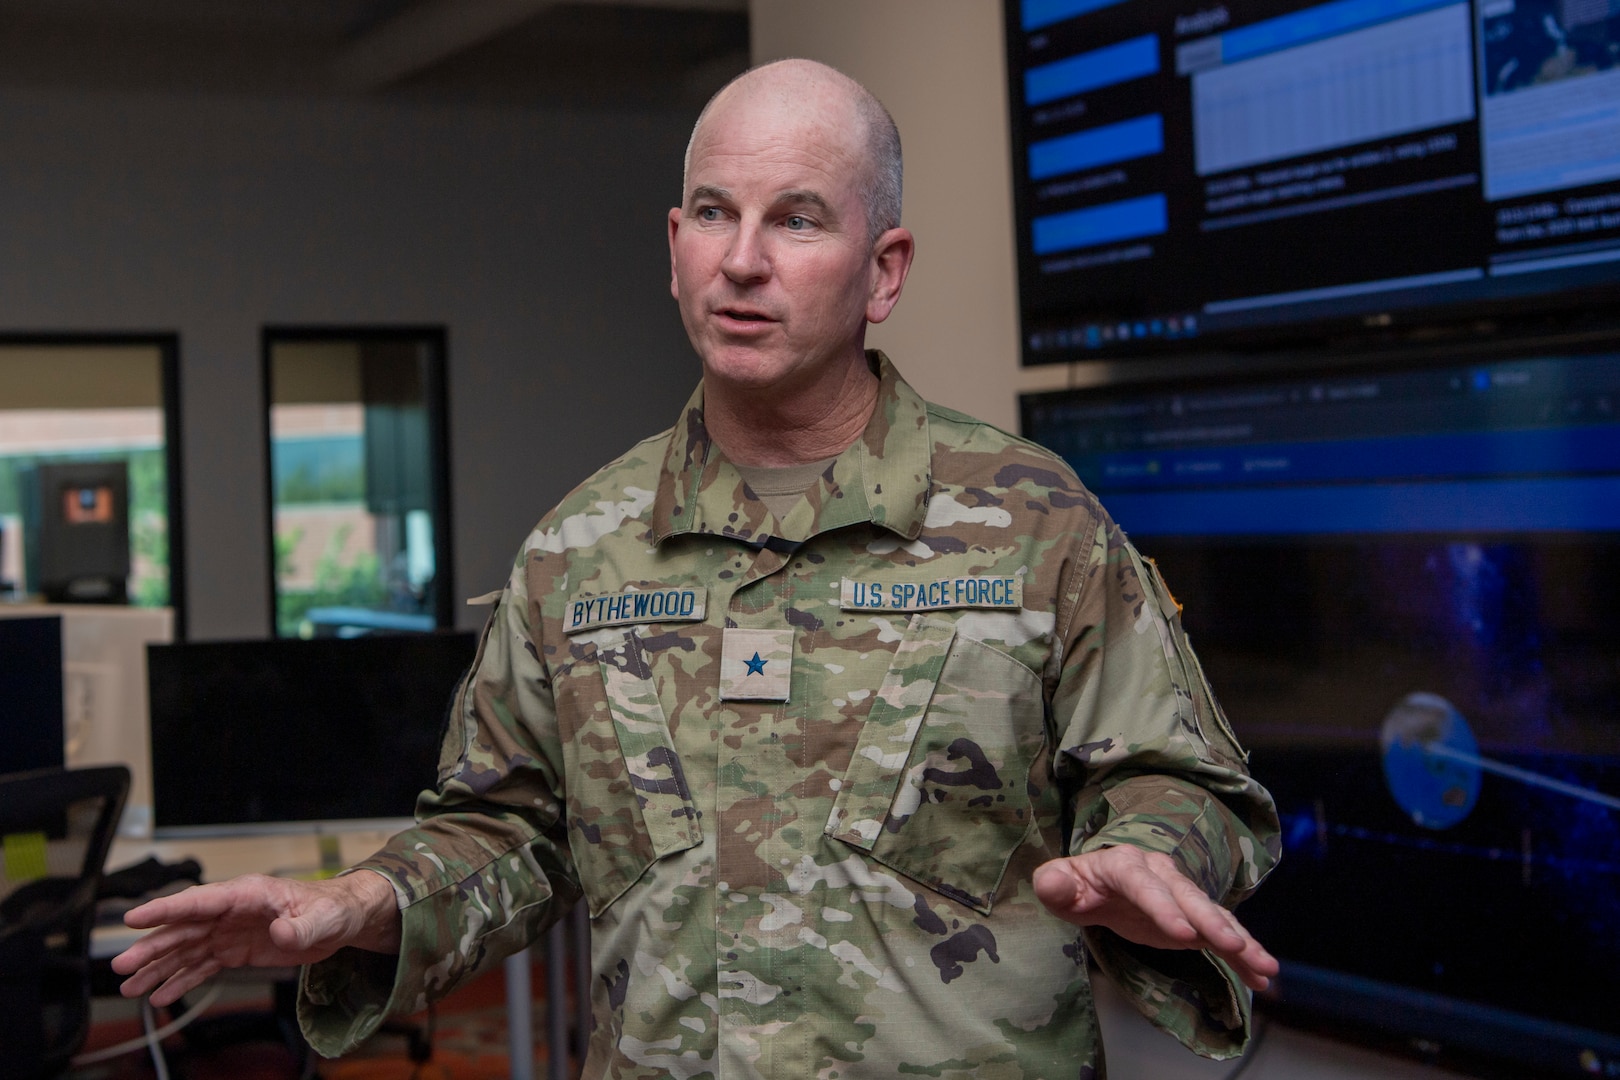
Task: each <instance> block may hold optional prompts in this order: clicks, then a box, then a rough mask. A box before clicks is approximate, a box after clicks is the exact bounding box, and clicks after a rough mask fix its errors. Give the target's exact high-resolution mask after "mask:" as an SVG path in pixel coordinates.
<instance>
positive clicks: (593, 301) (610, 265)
mask: <svg viewBox="0 0 1620 1080" xmlns="http://www.w3.org/2000/svg"><path fill="white" fill-rule="evenodd" d="M693 119H694V117H693V116H690V115H686V114H684V113H683V114H679V115H677V114H627V113H611V112H596V113H579V112H573V113H566V114H564V113H544V112H535V111H525V110H516V109H511V110H504V109H487V108H483V109H480V108H451V107H421V106H416V107H406V106H386V105H380V104H379V105H371V104H362V103H357V102H345V101H336V100H309V101H301V100H288V99H275V100H260V99H252V98H239V99H228V98H200V97H179V96H159V95H117V96H100V95H89V94H68V93H55V92H21V91H16V92H4V93H0V330H5V331H11V332H18V331H24V332H35V331H72V332H104V331H123V330H142V331H173V332H176V333H178V334H179V336H180V365H181V376H180V379H181V410H182V412H181V417H182V423H183V425H184V429H183V436H182V451H183V459H184V481H185V487H184V492H185V503H186V505H185V515H186V522H185V525H186V559H187V571H188V572H187V592H188V596H187V600H188V611H187V615H188V623H189V626H188V629H189V633H190V636H191V637H193V638H196V639H209V638H232V637H258V636H263V635H265V634H267V633H268V631H269V625H270V614H269V598H268V595H267V593H268V585H267V577H268V569H267V566H268V558H269V554H268V552H269V539H268V533H269V526H268V509H267V507H266V505H265V501H266V496H265V490H264V448H263V440H264V414H263V401H262V391H261V386H260V356H259V335H260V330H261V328H262V327H263V326H264V325H266V324H273V325H332V324H341V325H388V324H402V323H410V324H442V325H444V326H446V327H447V328H448V331H449V343H450V357H449V393H450V412H451V415H450V436H451V484H452V498H453V524H454V545H455V552H454V557H455V560H454V568H455V578H454V588H455V590H456V593H457V594H458V600H457V604H456V607H457V612H458V613H457V618H458V621H459V623H460V624H461V625H463V626H468V627H473V626H477V625H478V624H479V623H480V622H481V620H482V617H483V614H484V612H483V609H468V608H466V607H465V606H464V605H462V604H461V603H460V600H459V597H463V596H471V595H475V594H478V593H482V592H485V591H487V590H489V589H493V588H497V587H499V586H500V584H501V583H502V582H503V581H504V580H505V577H506V573H507V570H508V568H509V566H510V564H511V560H512V557H513V555H514V554H515V553H516V551H517V546H518V544H519V543H520V541H521V540H522V538H523V536H524V535H525V533H526V532H527V530H528V529H529V527H530V526H531V525H532V524H533V523H534V521H535V519H536V518H538V517H539V515H540V514H541V513H542V512H543V511H544V510H545V509H546V508H548V507H549V506H550V505H551V504H552V503H553V502H555V501H556V500H557V499H558V498H559V497H560V496H561V495H562V494H564V493H565V492H566V491H567V490H568V489H569V488H570V487H572V486H573V485H574V484H575V483H577V482H578V481H579V480H581V479H583V478H584V476H585V475H586V474H587V473H589V472H590V471H591V470H592V469H593V468H595V467H596V466H598V465H600V464H601V463H603V462H604V461H606V460H608V459H609V458H611V457H612V456H614V455H616V454H618V453H619V452H620V451H622V450H624V449H625V448H627V447H628V446H629V445H630V444H631V443H632V442H634V441H635V440H636V439H638V438H640V437H642V436H643V435H646V434H648V433H650V432H653V431H656V430H659V429H661V428H664V427H666V426H668V425H669V424H670V423H671V422H672V421H673V420H674V418H675V413H676V410H677V409H678V408H679V406H680V404H681V402H682V401H684V400H685V396H686V395H687V393H689V392H690V390H691V388H692V386H693V385H694V384H695V382H696V380H697V377H698V365H697V361H696V358H695V357H694V356H693V355H692V353H691V350H690V348H689V346H688V345H687V343H686V339H685V335H684V334H683V332H682V330H681V326H680V319H679V316H678V314H677V312H676V310H675V305H674V301H673V300H671V299H670V296H669V288H668V283H669V263H668V253H667V247H666V244H665V239H664V214H665V211H666V210H667V209H668V207H670V206H671V205H673V204H674V203H675V202H676V201H677V200H678V198H679V189H680V163H681V153H682V150H683V148H684V146H685V140H686V136H687V133H688V131H689V128H690V125H691V123H692V120H693ZM3 394H4V388H3V387H0V397H3Z"/></svg>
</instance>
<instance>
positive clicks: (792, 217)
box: [785, 214, 810, 230]
mask: <svg viewBox="0 0 1620 1080" xmlns="http://www.w3.org/2000/svg"><path fill="white" fill-rule="evenodd" d="M785 224H786V225H787V227H788V228H790V229H795V230H797V229H808V228H809V227H810V222H809V221H808V220H806V219H805V218H802V217H800V216H799V215H798V214H789V215H788V217H787V221H786V222H785Z"/></svg>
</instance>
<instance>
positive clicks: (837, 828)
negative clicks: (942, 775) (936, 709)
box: [826, 615, 956, 851]
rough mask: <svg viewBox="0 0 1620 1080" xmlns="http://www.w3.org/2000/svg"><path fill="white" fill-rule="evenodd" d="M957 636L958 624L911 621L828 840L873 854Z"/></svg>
mask: <svg viewBox="0 0 1620 1080" xmlns="http://www.w3.org/2000/svg"><path fill="white" fill-rule="evenodd" d="M955 636H956V624H955V623H954V622H951V621H949V620H947V619H941V618H938V617H934V616H928V615H913V616H912V617H911V622H910V623H908V624H907V626H906V633H905V637H904V639H902V640H901V642H900V645H899V647H897V648H896V649H895V653H894V659H893V660H891V661H890V663H889V670H888V673H887V674H885V675H884V676H883V684H882V686H880V687H879V689H878V692H877V697H876V698H875V699H874V700H873V702H872V709H871V711H870V712H869V713H868V714H867V717H866V726H865V727H863V728H862V729H861V737H860V740H859V741H858V742H857V743H856V745H855V754H854V757H853V758H852V759H851V761H850V765H849V771H848V772H846V773H845V774H844V778H843V781H842V786H841V787H840V788H839V790H838V795H837V797H836V798H835V799H834V800H833V808H832V814H831V815H830V816H829V817H828V818H827V828H826V833H827V835H828V836H831V837H833V838H835V839H838V840H842V841H843V842H844V843H846V844H849V845H851V846H853V847H858V848H860V849H862V850H864V851H871V850H872V845H873V844H875V843H876V842H877V838H878V834H879V833H880V832H881V831H882V830H883V822H884V819H885V818H887V817H888V815H889V807H890V806H891V805H892V804H893V802H894V795H895V792H896V791H897V790H899V787H900V781H901V778H902V776H903V775H904V773H905V766H906V759H907V758H909V757H910V756H911V745H912V743H913V742H915V741H916V739H917V731H918V729H919V728H921V726H922V718H923V713H924V712H926V711H927V709H928V702H929V699H931V698H932V697H933V696H934V687H935V686H936V685H937V684H938V683H939V675H940V672H941V671H943V670H944V669H945V657H946V655H947V654H948V653H949V652H950V648H951V640H952V639H953V638H954V637H955Z"/></svg>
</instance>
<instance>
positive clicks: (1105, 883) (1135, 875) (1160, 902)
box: [1033, 845, 1278, 990]
mask: <svg viewBox="0 0 1620 1080" xmlns="http://www.w3.org/2000/svg"><path fill="white" fill-rule="evenodd" d="M1033 884H1034V887H1035V895H1036V897H1037V898H1038V899H1039V900H1040V901H1041V903H1042V904H1044V905H1046V907H1047V908H1048V910H1050V911H1051V912H1052V913H1053V914H1054V915H1057V916H1058V917H1059V918H1061V919H1064V920H1066V921H1068V922H1072V923H1075V924H1076V925H1079V926H1103V927H1107V928H1108V929H1110V930H1112V931H1114V932H1115V933H1117V934H1119V935H1120V936H1121V937H1123V938H1125V939H1126V940H1128V941H1134V942H1136V943H1137V944H1140V945H1147V946H1150V947H1153V948H1161V949H1207V950H1209V951H1210V952H1211V953H1213V954H1215V955H1216V956H1219V957H1220V958H1221V959H1222V960H1224V961H1225V962H1226V963H1228V964H1230V965H1231V967H1232V969H1233V971H1234V972H1236V973H1237V975H1238V977H1239V978H1240V979H1242V980H1243V982H1244V984H1245V985H1247V986H1248V987H1250V988H1251V989H1254V990H1264V989H1265V988H1266V987H1267V985H1269V983H1270V979H1271V977H1272V976H1274V975H1276V974H1277V969H1278V965H1277V960H1276V958H1275V957H1273V956H1272V955H1271V954H1270V953H1269V952H1267V951H1266V950H1265V949H1264V948H1263V947H1262V946H1261V945H1260V943H1259V942H1258V941H1256V940H1255V939H1254V937H1253V935H1251V934H1250V933H1249V932H1248V930H1247V929H1245V928H1244V926H1243V924H1242V923H1240V922H1239V921H1238V919H1237V917H1236V916H1235V915H1233V914H1232V913H1231V912H1230V911H1228V910H1227V909H1226V908H1224V907H1222V906H1221V905H1220V904H1217V903H1216V902H1215V901H1213V900H1211V899H1210V898H1209V897H1208V896H1207V895H1205V893H1204V891H1203V890H1202V889H1201V888H1199V887H1198V885H1197V884H1195V883H1194V882H1193V881H1192V880H1191V879H1190V878H1188V877H1187V876H1186V875H1185V874H1183V873H1182V872H1181V870H1180V869H1179V868H1178V867H1177V866H1176V864H1175V862H1174V861H1173V860H1172V859H1171V858H1170V857H1169V856H1167V855H1164V854H1161V853H1157V852H1147V851H1143V850H1142V849H1140V848H1135V847H1131V846H1129V845H1118V846H1115V847H1111V848H1103V849H1100V850H1098V851H1093V852H1088V853H1086V854H1083V855H1077V856H1072V857H1069V858H1063V859H1054V860H1052V861H1051V862H1048V863H1044V864H1042V865H1041V866H1039V867H1037V868H1036V871H1035V875H1034V880H1033Z"/></svg>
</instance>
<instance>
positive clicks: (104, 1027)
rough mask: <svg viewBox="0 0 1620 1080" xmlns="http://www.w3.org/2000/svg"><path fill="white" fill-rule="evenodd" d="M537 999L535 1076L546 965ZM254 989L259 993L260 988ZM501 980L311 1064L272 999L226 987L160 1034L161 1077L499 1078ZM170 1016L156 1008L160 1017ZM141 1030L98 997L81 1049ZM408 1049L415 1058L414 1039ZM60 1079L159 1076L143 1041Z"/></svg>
mask: <svg viewBox="0 0 1620 1080" xmlns="http://www.w3.org/2000/svg"><path fill="white" fill-rule="evenodd" d="M531 975H532V978H531V981H532V983H533V985H534V987H535V992H536V996H535V1001H534V1010H533V1018H532V1021H531V1030H532V1031H533V1032H534V1033H535V1034H536V1038H535V1064H534V1075H535V1076H536V1077H541V1078H543V1077H545V1076H546V1075H547V1067H548V1059H547V1048H546V1045H545V1037H544V1033H545V1031H546V1016H545V1002H544V1001H543V1000H541V998H540V996H539V989H540V987H543V986H544V985H545V982H544V978H545V973H544V971H543V970H542V969H541V968H540V967H539V966H538V965H536V967H535V969H534V970H533V972H532V973H531ZM259 995H262V996H259ZM505 995H506V987H505V980H504V977H503V974H502V972H501V971H500V970H499V969H498V968H497V969H496V970H494V971H490V972H487V973H485V974H483V975H481V976H479V977H478V978H477V979H475V980H473V981H472V982H471V983H469V984H468V985H466V986H464V987H462V988H460V989H459V990H457V991H456V992H455V993H454V994H452V995H450V997H449V998H447V999H445V1000H444V1001H443V1002H441V1003H440V1004H439V1006H438V1007H437V1008H436V1009H435V1010H434V1013H433V1015H432V1017H431V1028H430V1017H429V1016H428V1014H426V1013H423V1014H420V1015H417V1016H414V1017H411V1018H409V1022H408V1023H407V1024H405V1025H399V1027H400V1028H402V1029H412V1030H413V1031H414V1038H413V1036H412V1035H411V1034H407V1033H406V1031H405V1030H401V1031H398V1032H395V1031H388V1030H385V1031H382V1032H379V1033H378V1034H377V1035H376V1036H375V1037H373V1038H372V1039H371V1040H370V1041H369V1042H367V1043H366V1045H365V1046H363V1047H361V1048H360V1049H359V1050H357V1051H355V1052H354V1053H352V1054H349V1055H346V1056H344V1057H341V1058H336V1059H331V1060H327V1059H315V1061H314V1062H312V1063H311V1065H312V1067H313V1070H314V1071H313V1072H310V1071H308V1069H306V1067H305V1064H304V1062H303V1061H302V1060H301V1058H300V1057H299V1055H298V1054H297V1053H296V1052H295V1051H294V1050H292V1049H290V1048H289V1046H288V1044H287V1042H286V1040H285V1038H284V1037H283V1035H282V1033H281V1031H280V1029H279V1027H278V1024H277V1019H276V1018H277V1009H276V1001H275V1000H274V999H273V998H272V997H271V996H269V994H268V992H266V991H264V989H263V987H262V984H261V988H260V989H259V990H256V991H252V992H245V991H244V988H243V987H240V986H238V987H235V988H233V992H232V993H230V994H229V995H225V996H222V999H221V1001H219V1002H217V1003H216V1004H215V1005H213V1006H211V1007H210V1008H209V1009H208V1010H207V1011H206V1012H205V1013H204V1014H203V1015H202V1017H201V1018H199V1019H198V1020H197V1021H195V1022H193V1023H192V1024H191V1025H189V1026H187V1027H186V1028H184V1029H182V1030H181V1031H178V1032H175V1033H173V1034H170V1035H168V1036H167V1037H165V1038H164V1039H163V1040H162V1043H161V1045H162V1047H163V1050H164V1063H165V1067H166V1070H167V1076H168V1080H296V1078H299V1077H305V1076H315V1077H319V1078H321V1080H505V1078H507V1077H509V1076H510V1075H511V1062H510V1059H509V1057H508V1052H507V1041H506V1037H507V1023H506V1003H505ZM170 1019H172V1018H171V1017H168V1016H166V1015H164V1014H162V1013H159V1014H158V1015H157V1016H156V1023H157V1024H158V1025H159V1026H162V1025H163V1024H165V1023H166V1022H168V1021H169V1020H170ZM142 1035H143V1026H142V1019H141V1015H140V1011H139V1009H138V1008H137V1007H136V1006H135V1005H134V1003H128V1002H122V1001H111V1002H103V1001H102V1000H101V999H97V1023H96V1025H95V1027H94V1028H93V1029H92V1031H91V1033H90V1038H89V1039H88V1040H87V1041H86V1043H85V1046H84V1049H83V1050H82V1051H81V1054H80V1057H81V1058H82V1057H84V1056H86V1055H90V1054H93V1053H94V1052H95V1051H97V1050H101V1049H104V1048H109V1047H112V1046H115V1045H117V1044H120V1043H124V1042H127V1041H131V1040H139V1039H141V1038H142ZM413 1042H415V1043H416V1047H415V1049H416V1055H415V1056H416V1057H417V1058H423V1054H424V1053H425V1055H426V1056H425V1058H423V1059H422V1060H413V1046H412V1043H413ZM66 1080H163V1074H161V1073H159V1072H158V1069H157V1067H156V1066H155V1065H154V1062H153V1060H152V1056H151V1055H150V1054H149V1053H148V1052H147V1051H146V1049H145V1048H144V1047H140V1046H137V1047H136V1048H135V1049H133V1050H131V1051H130V1052H127V1053H123V1054H119V1055H118V1056H116V1057H112V1058H109V1059H107V1060H104V1061H100V1062H95V1063H90V1064H84V1065H81V1066H79V1067H77V1068H74V1069H72V1070H71V1071H69V1072H68V1073H67V1074H66Z"/></svg>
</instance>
